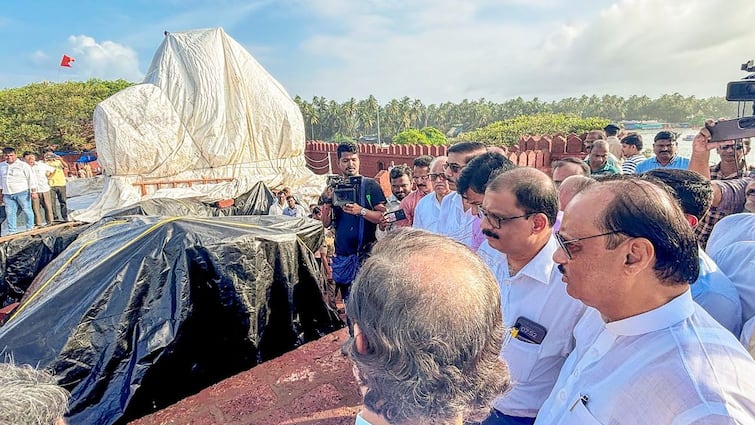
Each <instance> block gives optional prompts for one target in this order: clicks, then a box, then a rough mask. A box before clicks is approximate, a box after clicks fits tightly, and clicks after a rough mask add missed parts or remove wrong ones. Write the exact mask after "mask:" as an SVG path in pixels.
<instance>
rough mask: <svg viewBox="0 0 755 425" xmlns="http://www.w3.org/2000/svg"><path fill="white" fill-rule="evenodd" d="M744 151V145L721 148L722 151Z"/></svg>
mask: <svg viewBox="0 0 755 425" xmlns="http://www.w3.org/2000/svg"><path fill="white" fill-rule="evenodd" d="M742 149H744V146H742V145H729V146H721V150H722V151H733V150H738V151H741V150H742Z"/></svg>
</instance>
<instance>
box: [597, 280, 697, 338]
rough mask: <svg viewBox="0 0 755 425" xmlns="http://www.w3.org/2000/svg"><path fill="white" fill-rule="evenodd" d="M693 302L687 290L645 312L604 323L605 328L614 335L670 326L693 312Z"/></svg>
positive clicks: (629, 334)
mask: <svg viewBox="0 0 755 425" xmlns="http://www.w3.org/2000/svg"><path fill="white" fill-rule="evenodd" d="M694 311H695V304H694V301H692V293H691V292H690V291H689V290H686V291H684V293H683V294H681V295H679V296H678V297H676V298H674V299H673V300H671V301H669V302H667V303H666V304H664V305H662V306H660V307H658V308H656V309H654V310H650V311H648V312H646V313H642V314H638V315H636V316H632V317H628V318H626V319H623V320H617V321H615V322H611V323H606V330H608V331H609V332H610V333H612V334H614V335H616V336H636V335H642V334H647V333H650V332H655V331H658V330H661V329H665V328H668V327H671V326H673V325H675V324H677V323H679V322H681V321H682V320H685V319H687V318H688V317H690V316H691V315H692V313H694Z"/></svg>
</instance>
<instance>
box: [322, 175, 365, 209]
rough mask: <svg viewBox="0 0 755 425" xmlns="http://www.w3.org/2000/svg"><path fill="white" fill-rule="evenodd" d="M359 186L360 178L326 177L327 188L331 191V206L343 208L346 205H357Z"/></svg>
mask: <svg viewBox="0 0 755 425" xmlns="http://www.w3.org/2000/svg"><path fill="white" fill-rule="evenodd" d="M361 184H362V176H350V177H343V176H339V175H330V176H328V186H330V187H331V188H332V189H333V199H332V203H333V206H334V207H343V206H344V205H346V204H358V203H359V189H360V186H361Z"/></svg>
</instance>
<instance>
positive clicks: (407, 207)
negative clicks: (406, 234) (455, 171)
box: [401, 155, 433, 226]
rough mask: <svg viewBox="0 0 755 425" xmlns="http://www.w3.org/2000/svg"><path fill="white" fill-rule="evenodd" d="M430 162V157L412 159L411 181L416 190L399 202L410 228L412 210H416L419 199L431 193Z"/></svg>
mask: <svg viewBox="0 0 755 425" xmlns="http://www.w3.org/2000/svg"><path fill="white" fill-rule="evenodd" d="M432 161H433V157H431V156H430V155H422V156H418V157H416V158H414V169H413V170H412V181H413V182H414V185H415V186H416V189H414V191H413V192H412V193H410V194H409V196H407V197H406V198H404V199H402V200H401V209H402V210H404V213H406V221H407V223H408V224H407V225H408V226H411V225H412V224H413V223H414V210H415V209H416V208H417V204H418V203H419V201H420V199H422V198H423V197H424V196H425V195H427V194H428V193H430V192H432V191H433V185H432V182H431V181H430V163H432Z"/></svg>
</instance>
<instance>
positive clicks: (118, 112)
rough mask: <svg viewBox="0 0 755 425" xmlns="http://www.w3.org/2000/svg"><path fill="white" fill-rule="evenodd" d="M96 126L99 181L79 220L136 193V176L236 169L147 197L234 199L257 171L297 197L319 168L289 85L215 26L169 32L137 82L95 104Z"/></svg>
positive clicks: (312, 191)
mask: <svg viewBox="0 0 755 425" xmlns="http://www.w3.org/2000/svg"><path fill="white" fill-rule="evenodd" d="M94 134H95V141H96V144H97V154H98V158H97V159H98V161H99V163H100V165H101V166H102V168H103V171H104V174H105V183H104V189H103V191H102V194H101V195H100V197H99V198H98V199H97V201H95V203H94V204H93V205H92V206H91V207H90V208H88V209H86V210H82V211H76V212H74V213H72V216H73V218H74V219H76V220H81V221H96V220H98V219H99V218H100V217H101V216H102V215H103V214H104V213H106V212H108V211H111V210H114V209H118V208H121V207H124V206H126V205H129V204H132V203H135V202H137V201H139V200H140V199H142V196H141V192H140V189H139V188H138V187H135V186H133V183H135V182H154V181H176V180H190V179H203V178H207V179H209V178H235V179H236V180H235V181H233V182H229V183H220V184H217V185H214V186H213V187H211V188H207V186H201V187H202V188H203V190H202V191H201V193H199V195H198V192H197V189H196V188H192V189H191V190H186V189H183V190H182V189H169V190H166V189H165V188H164V187H165V186H163V189H160V190H159V193H155V192H157V187H154V186H147V187H148V189H149V193H148V195H147V196H148V197H149V196H164V197H188V196H191V197H195V198H196V197H200V198H202V199H203V200H207V201H210V202H211V201H214V200H218V199H223V198H232V197H235V196H238V195H240V194H241V193H244V192H246V191H247V190H249V189H251V187H252V185H253V184H254V183H255V182H257V181H259V180H263V181H264V182H265V183H267V184H268V185H270V186H277V185H281V184H286V185H288V186H291V187H294V188H295V192H296V193H297V194H299V195H302V196H314V195H317V194H319V192H320V189H321V188H322V185H323V182H324V181H323V180H322V177H320V176H316V175H315V174H313V173H312V172H311V171H310V170H309V169H308V168H307V167H306V163H305V160H304V142H305V140H304V121H303V119H302V115H301V112H300V110H299V108H298V106H297V105H296V103H294V101H293V100H292V99H291V97H290V96H289V95H288V93H286V90H285V89H284V88H283V87H282V86H281V85H280V84H279V83H278V82H277V81H276V80H275V79H274V78H273V77H272V76H271V75H270V74H268V73H267V71H265V70H264V69H263V68H262V66H261V65H260V64H259V63H257V61H256V60H254V58H253V57H252V56H251V55H250V54H249V52H247V51H246V50H245V49H244V48H243V47H242V46H241V45H240V44H238V43H237V42H236V41H235V40H233V39H232V38H231V37H229V36H228V35H227V34H226V33H225V32H224V31H223V30H222V29H221V28H216V29H207V30H196V31H187V32H179V33H166V36H165V41H163V43H162V45H160V48H159V49H158V50H157V53H156V54H155V56H154V58H153V59H152V64H151V65H150V67H149V70H148V71H147V75H146V77H145V78H144V82H143V83H142V84H138V85H135V86H132V87H129V88H126V89H124V90H122V91H120V92H118V93H116V94H115V95H113V96H111V97H110V98H108V99H106V100H105V101H103V102H102V103H100V104H99V105H97V107H96V109H95V111H94Z"/></svg>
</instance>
